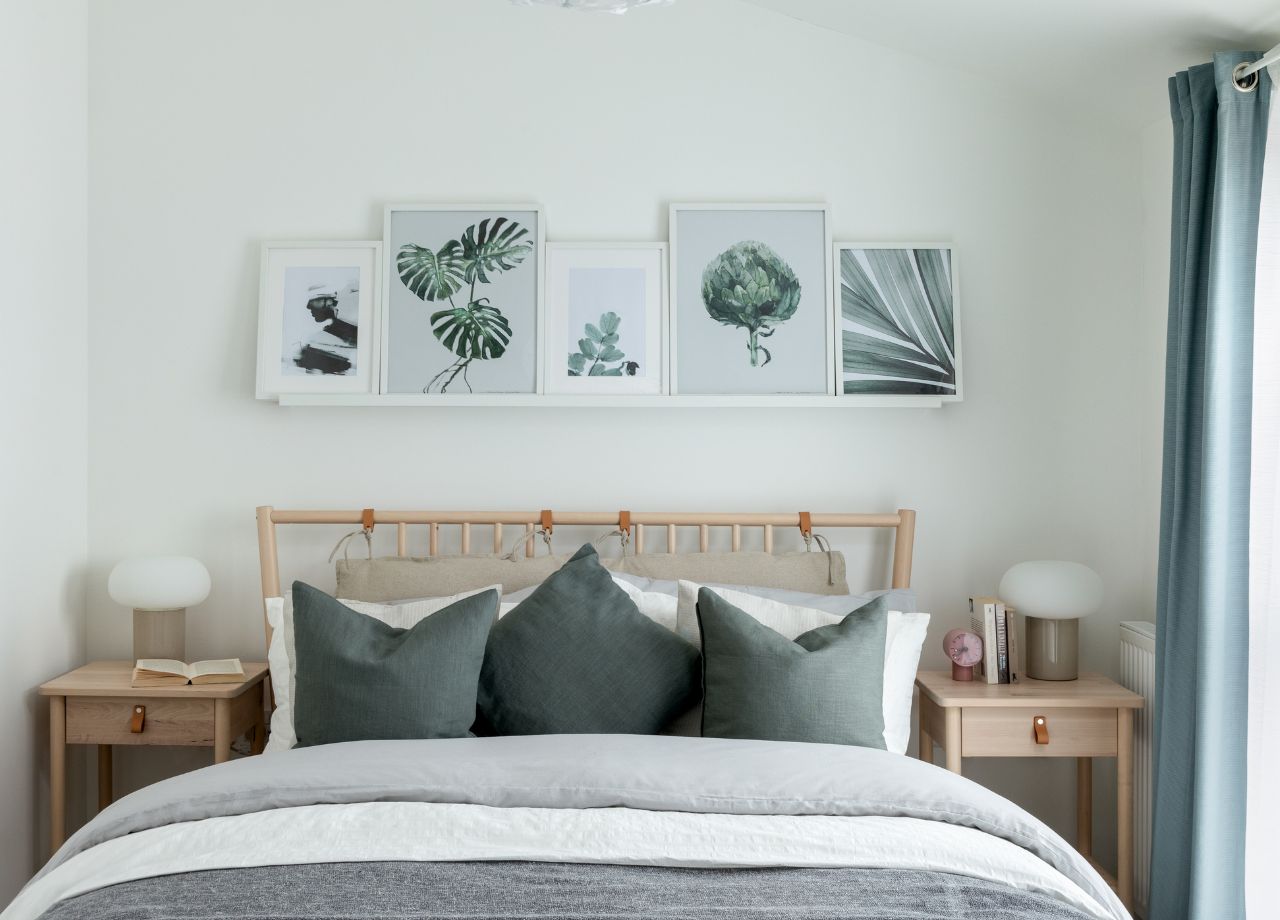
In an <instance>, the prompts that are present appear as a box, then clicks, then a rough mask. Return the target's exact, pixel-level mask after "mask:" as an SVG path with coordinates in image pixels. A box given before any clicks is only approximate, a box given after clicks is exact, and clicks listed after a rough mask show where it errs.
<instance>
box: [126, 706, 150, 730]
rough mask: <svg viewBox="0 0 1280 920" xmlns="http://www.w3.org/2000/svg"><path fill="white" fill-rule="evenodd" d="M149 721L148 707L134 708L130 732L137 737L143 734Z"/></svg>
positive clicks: (130, 721) (130, 720)
mask: <svg viewBox="0 0 1280 920" xmlns="http://www.w3.org/2000/svg"><path fill="white" fill-rule="evenodd" d="M146 721H147V707H146V706H134V707H133V716H132V717H131V718H130V719H129V731H131V732H133V733H134V734H135V735H141V734H142V726H143V724H144V723H145V722H146Z"/></svg>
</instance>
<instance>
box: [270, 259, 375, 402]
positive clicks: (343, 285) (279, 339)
mask: <svg viewBox="0 0 1280 920" xmlns="http://www.w3.org/2000/svg"><path fill="white" fill-rule="evenodd" d="M382 271H383V260H382V242H381V241H379V240H344V241H336V242H266V243H263V244H262V259H261V274H260V280H259V293H258V360H257V374H256V384H255V395H256V396H257V398H258V399H277V398H279V397H280V396H284V395H313V396H332V395H350V394H362V395H368V394H371V393H373V392H374V390H375V387H376V385H377V381H378V379H379V374H378V367H377V365H378V360H379V355H380V348H379V346H378V342H379V341H380V338H381V335H380V331H379V321H380V316H379V312H380V305H381V303H382ZM344 365H345V366H344Z"/></svg>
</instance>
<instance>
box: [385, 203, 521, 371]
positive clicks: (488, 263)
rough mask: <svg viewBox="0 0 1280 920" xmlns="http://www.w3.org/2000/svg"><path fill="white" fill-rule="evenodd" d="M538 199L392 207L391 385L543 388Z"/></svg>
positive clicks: (388, 310) (388, 221) (389, 266)
mask: <svg viewBox="0 0 1280 920" xmlns="http://www.w3.org/2000/svg"><path fill="white" fill-rule="evenodd" d="M543 233H544V230H543V222H542V210H541V208H539V207H538V206H537V205H528V204H523V205H490V204H485V205H430V206H423V205H403V206H393V207H390V208H388V209H387V215H386V236H385V241H386V261H387V285H386V297H385V308H384V321H383V324H382V380H381V387H382V392H384V393H430V394H441V395H448V396H458V395H461V396H466V395H468V394H472V393H536V392H538V390H539V386H538V383H539V376H538V345H539V341H540V329H539V325H538V324H539V317H540V310H539V307H540V300H541V290H542V240H543Z"/></svg>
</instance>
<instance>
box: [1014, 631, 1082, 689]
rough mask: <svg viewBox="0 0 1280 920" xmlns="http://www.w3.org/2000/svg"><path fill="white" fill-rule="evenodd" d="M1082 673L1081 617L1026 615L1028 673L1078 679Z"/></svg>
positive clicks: (1033, 676) (1046, 677) (1036, 676)
mask: <svg viewBox="0 0 1280 920" xmlns="http://www.w3.org/2000/svg"><path fill="white" fill-rule="evenodd" d="M1079 676H1080V621H1079V620H1042V619H1040V618H1038V617H1033V616H1028V617H1027V677H1029V678H1031V679H1032V680H1075V679H1076V678H1077V677H1079Z"/></svg>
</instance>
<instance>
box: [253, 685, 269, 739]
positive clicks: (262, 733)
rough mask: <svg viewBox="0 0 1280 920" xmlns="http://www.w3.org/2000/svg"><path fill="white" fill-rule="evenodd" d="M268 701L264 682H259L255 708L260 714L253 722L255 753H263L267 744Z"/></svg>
mask: <svg viewBox="0 0 1280 920" xmlns="http://www.w3.org/2000/svg"><path fill="white" fill-rule="evenodd" d="M264 703H266V694H264V693H263V690H262V684H258V708H257V710H255V711H256V712H257V714H258V720H257V721H256V722H254V723H253V748H252V750H253V753H255V754H261V753H262V751H263V749H264V748H265V747H266V746H267V711H266V709H265V708H264V705H263V704H264Z"/></svg>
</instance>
